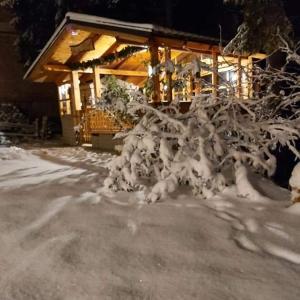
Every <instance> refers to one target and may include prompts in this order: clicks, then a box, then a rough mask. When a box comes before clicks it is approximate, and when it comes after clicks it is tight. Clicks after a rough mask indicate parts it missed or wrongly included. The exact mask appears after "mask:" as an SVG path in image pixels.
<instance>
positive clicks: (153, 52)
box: [150, 43, 160, 103]
mask: <svg viewBox="0 0 300 300" xmlns="http://www.w3.org/2000/svg"><path fill="white" fill-rule="evenodd" d="M150 56H151V67H152V70H153V69H155V67H156V66H157V65H158V64H159V56H158V46H157V45H156V44H154V43H152V44H151V46H150ZM151 79H152V80H153V93H152V101H153V102H156V103H158V102H160V81H159V74H157V72H155V74H152V75H151Z"/></svg>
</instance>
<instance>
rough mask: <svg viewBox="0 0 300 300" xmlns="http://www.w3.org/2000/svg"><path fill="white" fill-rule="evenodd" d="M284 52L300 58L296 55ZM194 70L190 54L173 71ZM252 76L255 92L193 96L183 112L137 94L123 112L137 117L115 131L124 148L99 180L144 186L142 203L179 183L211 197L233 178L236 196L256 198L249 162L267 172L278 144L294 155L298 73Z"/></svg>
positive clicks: (120, 186)
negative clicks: (128, 128) (153, 103)
mask: <svg viewBox="0 0 300 300" xmlns="http://www.w3.org/2000/svg"><path fill="white" fill-rule="evenodd" d="M289 51H290V50H289ZM289 57H290V60H293V61H297V59H298V58H299V56H298V55H297V54H296V53H295V52H293V53H290V56H289ZM170 64H171V62H169V63H168V64H166V65H168V66H170ZM160 67H166V66H160ZM199 68H207V66H204V65H203V63H201V62H199V61H197V59H195V61H194V62H193V63H191V64H189V65H188V66H186V67H185V68H184V70H181V71H180V73H178V74H177V75H178V76H182V80H188V79H185V78H186V76H185V74H186V72H198V71H199ZM173 69H176V66H175V68H173ZM177 69H178V68H177ZM254 74H255V75H254V77H253V78H252V80H253V82H255V85H259V86H260V90H259V92H258V93H254V95H253V97H251V98H249V99H241V98H239V97H238V96H236V94H235V93H232V92H229V93H221V92H220V93H219V95H218V96H215V95H205V94H203V95H199V96H194V97H192V99H191V101H192V103H191V106H190V109H189V111H188V112H186V113H182V112H181V110H180V103H179V102H176V101H173V103H171V104H170V105H169V106H164V105H162V106H161V107H159V108H154V107H152V106H151V105H149V104H148V101H147V100H148V99H147V98H146V97H145V96H143V95H140V94H136V99H135V101H132V102H130V104H129V110H128V112H129V113H130V114H131V115H132V116H133V117H135V118H136V119H138V120H139V122H138V123H137V125H136V126H135V127H134V128H133V130H131V131H129V132H127V133H121V134H120V135H119V137H124V147H123V151H122V154H121V156H120V157H118V158H117V159H115V160H114V161H113V162H112V163H111V165H110V174H109V177H108V178H107V179H106V181H105V185H106V186H107V187H109V188H111V189H113V190H126V191H132V190H136V189H146V190H148V196H147V200H148V201H149V202H155V201H157V200H159V199H161V198H163V197H164V196H165V195H167V194H168V193H172V192H174V191H175V190H176V189H177V188H178V186H180V185H187V186H190V187H191V188H192V189H193V191H194V192H195V193H196V194H199V195H202V196H203V197H210V196H212V195H214V194H215V193H217V192H219V191H222V189H223V188H224V187H225V186H226V185H227V184H232V183H234V182H235V183H236V184H237V187H238V191H239V193H240V194H241V195H244V196H247V195H250V194H251V195H252V196H253V197H256V192H255V191H254V190H253V189H251V185H250V184H249V182H248V181H247V168H248V167H251V168H252V169H253V170H255V171H258V172H261V173H264V174H266V175H268V176H272V175H273V173H274V172H275V170H276V158H275V156H274V155H273V154H272V151H273V150H274V149H276V148H277V147H278V146H287V147H288V148H289V149H290V150H291V151H293V153H294V154H295V155H296V156H297V157H298V158H300V153H299V149H296V147H295V142H296V141H297V140H298V139H299V138H300V131H299V129H300V115H299V102H300V94H299V88H298V87H299V82H300V76H299V75H297V74H290V73H287V72H285V71H284V69H282V70H270V69H268V70H262V69H259V68H257V69H256V70H255V72H254ZM227 84H228V88H231V87H230V86H231V83H230V82H228V83H227ZM232 90H234V88H232ZM233 167H234V168H235V170H234V168H233ZM228 174H233V175H234V174H235V176H229V175H228Z"/></svg>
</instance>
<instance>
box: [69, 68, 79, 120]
mask: <svg viewBox="0 0 300 300" xmlns="http://www.w3.org/2000/svg"><path fill="white" fill-rule="evenodd" d="M78 110H81V99H80V86H79V75H78V71H72V73H71V112H72V115H73V116H76V111H78Z"/></svg>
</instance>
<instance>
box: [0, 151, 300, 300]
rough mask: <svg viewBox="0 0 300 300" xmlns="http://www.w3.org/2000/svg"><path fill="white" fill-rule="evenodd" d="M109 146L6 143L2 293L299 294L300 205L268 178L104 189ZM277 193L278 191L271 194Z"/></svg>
mask: <svg viewBox="0 0 300 300" xmlns="http://www.w3.org/2000/svg"><path fill="white" fill-rule="evenodd" d="M111 159H113V157H111V156H110V155H109V154H101V153H99V154H97V153H92V152H89V151H85V150H83V149H81V148H43V149H40V148H35V149H33V150H22V149H19V148H1V149H0V165H1V168H0V239H1V242H0V270H1V271H0V299H1V300H21V299H22V300H25V299H45V300H48V299H49V300H54V299H64V300H73V299H80V300H94V299H95V300H96V299H97V300H99V299H178V300H179V299H180V300H181V299H272V300H273V299H291V300H292V299H299V298H300V288H299V287H300V283H299V275H300V233H299V230H298V228H299V225H300V219H299V215H298V214H297V210H298V211H300V209H299V207H297V206H293V207H289V205H290V203H289V202H288V199H289V197H290V195H289V192H288V191H286V190H282V189H280V188H277V187H275V186H274V185H272V184H271V183H270V182H268V181H264V180H260V181H258V182H257V184H259V187H260V191H263V192H264V193H265V197H266V198H268V201H261V202H260V201H256V202H253V201H251V199H250V200H247V199H246V198H242V197H238V196H237V194H238V192H237V190H236V188H235V187H231V188H227V189H226V191H225V192H224V193H223V194H221V195H217V196H215V197H214V198H212V199H208V200H199V199H195V198H194V197H193V196H192V195H190V194H187V193H186V191H185V190H184V189H181V190H180V192H177V193H176V194H174V195H172V197H170V198H169V199H167V200H166V201H164V202H160V203H156V204H154V205H144V204H142V201H141V200H143V198H144V195H143V193H142V192H139V193H125V192H120V193H117V194H115V193H112V192H108V191H106V190H105V189H103V188H102V182H103V180H104V178H105V176H106V175H107V171H106V169H105V168H104V167H105V165H106V164H107V162H108V161H109V160H111ZM274 196H276V199H275V200H276V201H274V200H272V199H270V198H274Z"/></svg>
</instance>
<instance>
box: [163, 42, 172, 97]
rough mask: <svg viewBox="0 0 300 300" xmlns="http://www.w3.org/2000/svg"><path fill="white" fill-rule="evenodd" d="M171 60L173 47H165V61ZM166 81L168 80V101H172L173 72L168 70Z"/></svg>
mask: <svg viewBox="0 0 300 300" xmlns="http://www.w3.org/2000/svg"><path fill="white" fill-rule="evenodd" d="M167 61H171V49H170V48H169V47H166V48H165V62H167ZM166 82H167V101H168V102H172V98H173V93H172V92H173V87H172V73H171V72H170V71H168V70H166Z"/></svg>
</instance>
